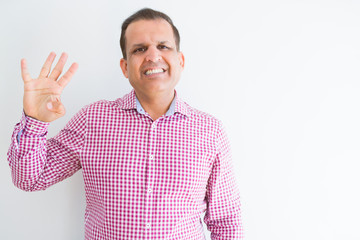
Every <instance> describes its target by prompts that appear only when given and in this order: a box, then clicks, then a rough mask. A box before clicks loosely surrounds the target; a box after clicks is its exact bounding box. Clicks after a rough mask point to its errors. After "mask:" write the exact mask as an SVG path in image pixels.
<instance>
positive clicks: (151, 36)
mask: <svg viewBox="0 0 360 240" xmlns="http://www.w3.org/2000/svg"><path fill="white" fill-rule="evenodd" d="M125 38H126V46H125V47H126V54H127V59H126V60H125V59H121V61H120V66H121V69H122V71H123V73H124V75H125V77H126V78H128V79H129V82H130V84H131V85H132V86H133V88H134V89H135V92H136V93H137V94H142V95H146V96H150V95H154V94H158V93H165V94H173V93H174V89H175V85H176V84H177V82H178V81H179V79H180V75H181V72H182V70H183V68H184V56H183V54H182V53H181V52H178V51H177V49H176V44H175V39H174V34H173V31H172V28H171V26H170V24H169V23H168V22H166V21H165V20H163V19H157V20H139V21H136V22H133V23H131V24H130V25H129V26H128V28H127V30H126V32H125Z"/></svg>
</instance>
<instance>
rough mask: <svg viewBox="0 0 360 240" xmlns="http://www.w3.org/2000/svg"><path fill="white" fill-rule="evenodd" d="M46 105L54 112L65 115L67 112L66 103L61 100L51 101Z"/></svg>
mask: <svg viewBox="0 0 360 240" xmlns="http://www.w3.org/2000/svg"><path fill="white" fill-rule="evenodd" d="M46 107H47V108H48V110H50V111H51V112H54V113H56V114H58V115H64V114H65V108H64V105H63V104H62V103H61V102H58V101H51V102H48V103H47V104H46Z"/></svg>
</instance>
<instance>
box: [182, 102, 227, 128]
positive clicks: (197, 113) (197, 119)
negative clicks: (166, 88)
mask: <svg viewBox="0 0 360 240" xmlns="http://www.w3.org/2000/svg"><path fill="white" fill-rule="evenodd" d="M182 104H183V105H184V106H185V108H186V112H187V116H188V118H189V120H190V121H191V122H193V123H196V124H201V125H206V126H208V127H209V126H210V127H212V128H213V129H214V130H215V129H216V130H220V129H222V128H223V124H222V122H221V120H219V119H218V118H217V117H215V116H213V115H212V114H209V113H207V112H204V111H202V110H199V109H197V108H194V107H192V106H190V105H189V104H188V103H186V102H182Z"/></svg>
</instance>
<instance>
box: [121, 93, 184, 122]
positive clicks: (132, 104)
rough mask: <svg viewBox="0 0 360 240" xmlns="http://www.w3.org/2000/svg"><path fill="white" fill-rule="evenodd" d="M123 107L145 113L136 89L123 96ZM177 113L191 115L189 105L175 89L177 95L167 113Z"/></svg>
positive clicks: (169, 114) (168, 114) (167, 114)
mask: <svg viewBox="0 0 360 240" xmlns="http://www.w3.org/2000/svg"><path fill="white" fill-rule="evenodd" d="M121 108H122V109H124V110H129V109H135V110H137V112H139V113H140V114H145V110H144V109H143V107H142V106H141V104H140V102H139V100H138V99H137V97H136V94H135V90H134V89H133V90H132V91H131V92H130V93H128V94H127V95H125V96H124V97H123V101H122V104H121ZM175 113H181V114H183V115H185V116H189V109H188V105H187V104H186V103H185V102H183V101H182V100H181V99H180V98H179V97H178V94H177V92H176V91H175V97H174V99H173V101H172V102H171V105H170V107H169V109H168V111H167V112H166V114H165V115H166V116H171V115H173V114H175Z"/></svg>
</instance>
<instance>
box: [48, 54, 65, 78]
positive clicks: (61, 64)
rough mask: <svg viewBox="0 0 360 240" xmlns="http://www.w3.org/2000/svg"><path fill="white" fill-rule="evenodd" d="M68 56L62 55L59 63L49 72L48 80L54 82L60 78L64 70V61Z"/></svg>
mask: <svg viewBox="0 0 360 240" xmlns="http://www.w3.org/2000/svg"><path fill="white" fill-rule="evenodd" d="M67 58H68V55H67V54H66V53H62V54H61V57H60V59H59V61H58V62H57V64H56V65H55V67H54V69H53V70H52V71H51V73H50V76H49V78H51V79H53V80H56V79H58V77H59V76H60V74H61V72H62V70H63V69H64V66H65V63H66V60H67Z"/></svg>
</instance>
